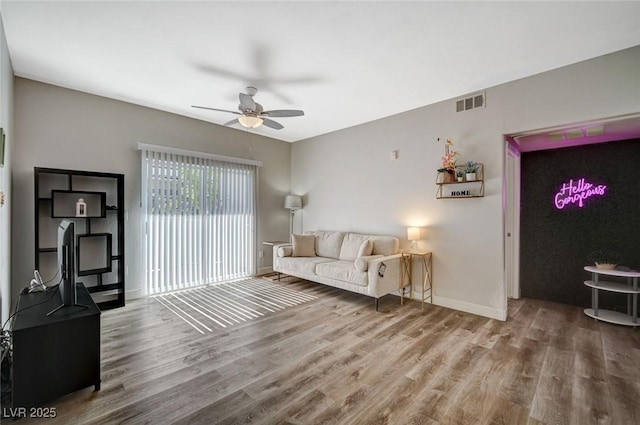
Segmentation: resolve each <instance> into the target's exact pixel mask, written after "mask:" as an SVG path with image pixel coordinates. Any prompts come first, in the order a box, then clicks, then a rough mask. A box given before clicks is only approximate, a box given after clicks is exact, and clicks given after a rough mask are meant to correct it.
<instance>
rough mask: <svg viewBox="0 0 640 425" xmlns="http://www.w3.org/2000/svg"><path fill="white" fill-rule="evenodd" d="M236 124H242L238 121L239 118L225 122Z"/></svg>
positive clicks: (227, 124)
mask: <svg viewBox="0 0 640 425" xmlns="http://www.w3.org/2000/svg"><path fill="white" fill-rule="evenodd" d="M234 124H240V121H238V118H234V119H232V120H231V121H229V122H226V123H224V125H225V126H230V125H234Z"/></svg>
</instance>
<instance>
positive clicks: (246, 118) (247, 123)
mask: <svg viewBox="0 0 640 425" xmlns="http://www.w3.org/2000/svg"><path fill="white" fill-rule="evenodd" d="M238 121H239V122H240V124H242V125H243V126H244V127H247V128H256V127H260V126H261V125H262V123H263V122H264V120H263V119H262V118H259V117H254V116H253V115H242V116H240V117H238Z"/></svg>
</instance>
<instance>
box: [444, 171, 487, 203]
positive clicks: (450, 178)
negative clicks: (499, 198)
mask: <svg viewBox="0 0 640 425" xmlns="http://www.w3.org/2000/svg"><path fill="white" fill-rule="evenodd" d="M463 170H464V166H459V167H456V171H463ZM436 185H437V186H438V191H437V192H436V198H437V199H466V198H482V197H483V196H484V165H483V164H480V163H478V171H477V172H476V179H475V180H466V176H465V177H463V181H457V178H456V176H455V175H449V174H447V173H444V172H441V173H438V175H437V176H436Z"/></svg>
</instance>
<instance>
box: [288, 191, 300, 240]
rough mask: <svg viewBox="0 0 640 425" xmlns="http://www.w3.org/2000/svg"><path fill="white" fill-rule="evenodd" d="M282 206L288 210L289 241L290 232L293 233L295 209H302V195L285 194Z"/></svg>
mask: <svg viewBox="0 0 640 425" xmlns="http://www.w3.org/2000/svg"><path fill="white" fill-rule="evenodd" d="M284 207H285V208H286V209H288V210H289V211H290V214H289V242H291V234H292V233H293V216H294V215H295V214H296V211H298V210H299V209H302V197H300V196H298V195H287V196H286V198H284Z"/></svg>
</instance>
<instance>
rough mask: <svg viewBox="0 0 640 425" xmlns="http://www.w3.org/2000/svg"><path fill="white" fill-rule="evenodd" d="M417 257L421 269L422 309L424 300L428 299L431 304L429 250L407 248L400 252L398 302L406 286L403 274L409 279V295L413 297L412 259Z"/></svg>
mask: <svg viewBox="0 0 640 425" xmlns="http://www.w3.org/2000/svg"><path fill="white" fill-rule="evenodd" d="M415 258H417V259H418V261H420V266H421V269H422V287H421V295H420V298H421V300H422V309H423V310H424V302H425V300H427V299H428V300H429V302H430V303H431V304H433V255H432V253H431V251H413V250H408V251H404V252H403V253H402V268H403V269H404V270H403V271H402V273H401V276H402V279H401V285H403V287H402V289H401V290H400V294H401V296H400V303H402V302H403V301H404V299H403V295H404V287H406V283H405V282H404V278H405V276H406V277H408V280H409V288H410V291H411V292H410V296H411V297H412V298H413V279H412V277H413V260H414V259H415Z"/></svg>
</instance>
